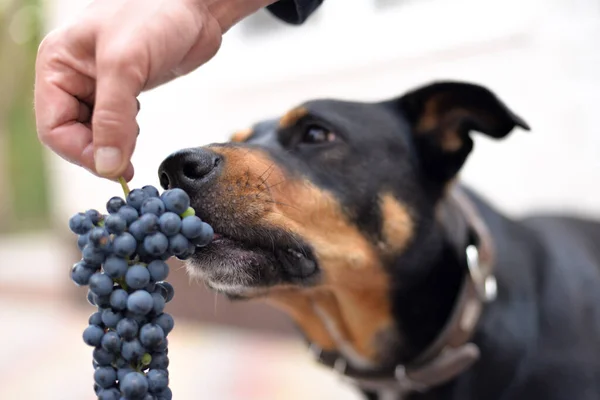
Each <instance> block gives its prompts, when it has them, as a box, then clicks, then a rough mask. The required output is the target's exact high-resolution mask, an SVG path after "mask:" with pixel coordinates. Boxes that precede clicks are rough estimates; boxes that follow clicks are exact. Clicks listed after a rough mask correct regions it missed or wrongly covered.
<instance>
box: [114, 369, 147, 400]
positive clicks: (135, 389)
mask: <svg viewBox="0 0 600 400" xmlns="http://www.w3.org/2000/svg"><path fill="white" fill-rule="evenodd" d="M119 388H120V389H121V393H122V394H124V395H125V397H126V398H132V399H133V398H135V399H137V398H139V397H142V396H144V395H145V394H146V393H147V392H148V381H147V380H146V377H145V376H144V375H142V374H140V373H139V372H131V373H129V374H127V375H125V377H124V378H123V380H122V381H121V382H120V385H119Z"/></svg>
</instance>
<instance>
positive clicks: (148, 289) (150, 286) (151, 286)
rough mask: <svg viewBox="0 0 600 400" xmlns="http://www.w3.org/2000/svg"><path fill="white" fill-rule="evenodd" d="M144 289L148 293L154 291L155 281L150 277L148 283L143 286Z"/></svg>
mask: <svg viewBox="0 0 600 400" xmlns="http://www.w3.org/2000/svg"><path fill="white" fill-rule="evenodd" d="M144 290H145V291H146V292H148V293H150V294H152V293H154V291H155V290H156V282H152V277H150V283H148V284H147V285H146V286H145V287H144Z"/></svg>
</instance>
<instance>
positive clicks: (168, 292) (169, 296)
mask: <svg viewBox="0 0 600 400" xmlns="http://www.w3.org/2000/svg"><path fill="white" fill-rule="evenodd" d="M160 285H161V286H162V287H163V288H164V289H165V300H166V301H167V303H168V302H170V301H171V300H173V297H175V289H173V285H171V284H170V283H169V282H161V283H160Z"/></svg>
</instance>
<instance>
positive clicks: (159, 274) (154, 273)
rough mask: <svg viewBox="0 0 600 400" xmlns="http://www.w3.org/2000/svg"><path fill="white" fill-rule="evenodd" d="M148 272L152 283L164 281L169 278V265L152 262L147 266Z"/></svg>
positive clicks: (162, 262) (158, 261)
mask: <svg viewBox="0 0 600 400" xmlns="http://www.w3.org/2000/svg"><path fill="white" fill-rule="evenodd" d="M148 272H150V278H151V279H152V280H153V281H154V282H160V281H164V280H165V279H167V276H169V265H168V264H167V263H166V262H164V261H161V260H154V261H152V262H151V263H150V264H148Z"/></svg>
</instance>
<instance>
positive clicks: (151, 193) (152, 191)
mask: <svg viewBox="0 0 600 400" xmlns="http://www.w3.org/2000/svg"><path fill="white" fill-rule="evenodd" d="M142 190H143V191H144V192H146V194H147V195H148V197H160V193H158V189H157V188H156V187H154V186H152V185H146V186H143V187H142Z"/></svg>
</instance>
